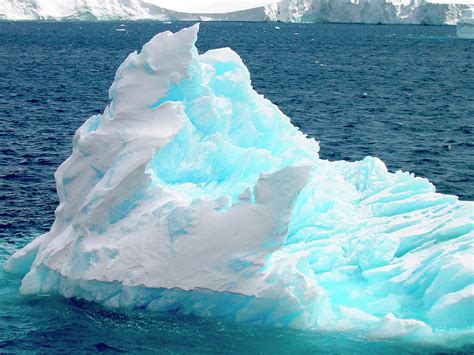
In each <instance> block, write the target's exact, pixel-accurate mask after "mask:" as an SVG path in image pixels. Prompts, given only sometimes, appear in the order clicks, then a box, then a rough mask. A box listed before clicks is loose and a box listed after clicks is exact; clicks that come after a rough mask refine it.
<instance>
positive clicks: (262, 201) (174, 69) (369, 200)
mask: <svg viewBox="0 0 474 355" xmlns="http://www.w3.org/2000/svg"><path fill="white" fill-rule="evenodd" d="M198 29H199V27H198V25H195V26H193V27H190V28H187V29H184V30H181V31H180V32H177V33H175V34H173V33H171V32H164V33H160V34H158V35H157V36H155V37H154V38H153V39H152V40H151V41H150V42H149V43H147V44H146V45H145V46H144V47H143V49H142V51H141V53H139V54H138V53H137V52H134V53H132V54H130V55H129V56H128V58H127V59H126V60H125V62H124V63H123V64H122V65H121V66H120V67H119V69H118V71H117V73H116V77H115V81H114V83H113V85H112V86H111V88H110V91H109V94H110V99H111V102H110V104H109V106H108V107H107V108H106V109H105V111H104V113H103V114H102V115H97V116H93V117H91V118H90V119H89V120H88V121H86V122H85V123H84V125H83V126H82V127H80V128H79V129H78V130H77V132H76V134H75V137H74V142H73V152H72V154H71V156H70V157H69V158H68V159H67V160H66V161H65V162H64V163H63V164H62V165H61V166H60V167H59V168H58V170H57V172H56V174H55V178H56V187H57V191H58V194H59V198H60V205H59V207H58V208H57V210H56V220H55V222H54V224H53V226H52V227H51V230H50V231H49V232H48V233H46V234H44V235H42V236H40V237H38V238H37V239H35V240H34V241H33V242H31V243H30V244H29V245H27V246H26V247H25V248H23V249H22V250H19V251H18V252H17V253H16V254H14V255H13V256H12V257H11V258H10V259H9V260H8V262H7V264H6V266H5V268H6V270H7V271H10V272H13V273H19V274H23V275H25V276H24V279H23V281H22V285H21V293H23V294H37V293H58V294H61V295H64V296H65V297H78V298H82V299H86V300H91V301H95V302H99V303H101V304H104V305H106V306H109V307H130V308H142V309H143V308H144V309H150V310H155V311H165V312H167V311H173V312H178V313H183V314H192V315H196V316H202V317H216V318H224V319H229V320H236V321H244V322H252V323H261V324H267V325H275V326H289V327H296V328H302V329H315V330H323V331H347V332H355V333H358V334H362V335H363V336H367V337H370V338H402V339H411V340H415V341H442V342H464V343H465V342H472V341H473V334H474V314H473V312H474V284H473V275H474V238H473V236H474V232H473V226H474V221H473V220H474V217H473V211H474V204H473V203H472V202H463V201H459V200H458V198H457V197H456V196H447V195H442V194H439V193H436V192H435V188H434V186H433V185H432V184H431V183H430V182H429V181H428V180H426V179H423V178H420V177H415V176H414V175H413V174H410V173H407V172H402V171H397V172H396V173H391V172H388V171H387V168H386V167H385V165H384V164H383V162H382V161H380V160H379V159H377V158H373V157H367V158H365V159H364V160H362V161H358V162H347V161H336V162H330V161H326V160H322V159H319V157H318V149H319V147H318V143H317V142H316V141H315V140H313V139H309V138H308V137H306V136H305V135H304V134H303V133H302V132H300V131H299V130H298V129H297V128H296V127H294V126H293V125H292V124H291V122H290V119H289V118H288V117H287V116H285V115H284V114H283V113H282V112H281V111H280V110H279V109H278V108H277V107H276V106H275V105H273V104H272V103H271V102H270V101H268V100H267V99H265V98H264V97H263V96H261V95H259V94H258V93H256V92H255V91H254V90H253V89H252V86H251V81H250V74H249V71H248V70H247V68H246V67H245V65H244V64H243V62H242V60H241V59H240V57H239V56H238V55H237V54H236V53H235V52H233V51H232V50H231V49H229V48H223V49H217V50H211V51H208V52H206V53H204V54H201V55H199V54H198V51H197V49H196V47H195V42H196V39H197V33H198Z"/></svg>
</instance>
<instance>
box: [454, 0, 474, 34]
mask: <svg viewBox="0 0 474 355" xmlns="http://www.w3.org/2000/svg"><path fill="white" fill-rule="evenodd" d="M456 31H457V35H458V37H459V38H466V39H474V6H473V7H469V8H467V9H465V10H464V11H463V12H462V17H461V20H460V21H459V22H458V26H457V28H456Z"/></svg>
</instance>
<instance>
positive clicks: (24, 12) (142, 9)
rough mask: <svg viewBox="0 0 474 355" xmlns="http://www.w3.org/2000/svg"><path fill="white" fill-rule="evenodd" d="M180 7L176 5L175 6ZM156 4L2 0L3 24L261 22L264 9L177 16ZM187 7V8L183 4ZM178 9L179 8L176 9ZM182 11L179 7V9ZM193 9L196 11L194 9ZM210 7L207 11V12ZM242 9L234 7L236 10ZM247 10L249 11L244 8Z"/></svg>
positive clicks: (143, 0) (148, 0)
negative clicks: (85, 21) (138, 21)
mask: <svg viewBox="0 0 474 355" xmlns="http://www.w3.org/2000/svg"><path fill="white" fill-rule="evenodd" d="M175 3H176V2H175ZM157 4H160V1H155V0H0V19H3V20H158V21H170V20H172V21H175V20H200V21H204V20H207V21H226V20H238V19H241V20H243V21H259V20H263V19H264V18H265V12H264V8H263V7H259V8H255V9H249V10H245V9H244V10H240V11H234V12H228V13H215V11H213V12H214V13H210V14H206V13H204V14H197V13H189V12H177V11H173V10H168V9H166V8H163V7H161V6H158V5H157ZM181 5H183V4H181ZM175 7H176V6H175ZM178 8H179V6H178ZM191 8H192V7H191ZM207 8H209V6H207V7H205V9H207ZM238 8H239V7H236V6H232V9H238ZM244 8H246V7H244Z"/></svg>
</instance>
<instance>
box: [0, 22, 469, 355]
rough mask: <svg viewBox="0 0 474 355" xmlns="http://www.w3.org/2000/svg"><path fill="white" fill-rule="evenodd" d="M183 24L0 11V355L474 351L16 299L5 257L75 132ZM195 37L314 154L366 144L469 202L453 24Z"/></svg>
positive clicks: (238, 27) (364, 149)
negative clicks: (128, 61) (136, 55)
mask: <svg viewBox="0 0 474 355" xmlns="http://www.w3.org/2000/svg"><path fill="white" fill-rule="evenodd" d="M190 24H191V23H183V22H179V23H167V24H165V23H158V22H0V353H18V352H37V353H90V352H129V353H239V354H247V353H249V354H252V353H295V354H296V353H335V354H338V353H351V354H362V353H373V354H400V353H407V354H409V353H446V352H452V351H458V352H464V353H472V352H474V345H473V346H466V347H464V348H460V349H453V348H450V347H440V346H436V345H432V344H425V343H409V342H400V341H396V340H384V341H375V340H371V339H365V338H362V337H360V336H358V335H356V334H341V333H326V332H315V331H301V330H295V329H287V328H272V327H264V326H259V325H249V324H242V323H232V322H227V321H223V320H219V319H201V318H195V317H189V316H183V315H180V314H160V313H151V312H145V311H141V310H131V309H130V310H117V309H108V308H105V307H102V306H100V305H96V304H93V303H89V302H85V301H81V300H77V299H65V298H62V297H59V296H56V295H39V296H22V295H20V293H19V286H20V283H21V279H20V278H19V277H18V276H14V275H10V274H7V273H5V272H4V271H3V268H2V266H3V265H4V264H5V261H6V259H7V258H8V256H9V255H11V254H12V253H13V252H14V251H15V250H18V249H19V248H20V247H22V246H23V245H25V244H26V243H28V242H29V241H31V240H32V239H33V238H35V237H37V236H38V235H40V234H42V233H45V232H47V231H48V230H49V228H50V226H51V224H52V223H53V221H54V210H55V208H56V207H57V204H58V199H57V195H56V190H55V184H54V177H53V174H54V171H55V170H56V169H57V167H58V166H59V165H60V164H61V162H62V161H64V160H65V159H66V158H67V157H68V156H69V155H70V153H71V149H72V137H73V134H74V132H75V130H76V129H77V128H78V127H79V126H80V125H81V124H82V123H83V122H84V121H85V120H86V119H87V118H88V117H90V116H92V115H94V114H98V113H101V112H102V111H103V110H104V108H105V106H106V105H107V102H108V88H109V86H110V85H111V83H112V81H113V79H114V74H115V71H116V69H117V67H118V66H119V65H120V63H121V62H122V61H123V60H124V59H125V58H126V56H127V54H128V53H130V52H132V51H134V50H140V48H141V46H142V45H143V44H144V43H146V42H147V41H148V40H149V39H150V38H151V37H152V36H154V35H155V34H156V33H158V32H162V31H165V30H170V31H177V30H179V29H181V28H183V27H185V26H189V25H190ZM118 29H119V31H117V30H118ZM197 46H198V49H199V51H200V52H201V53H202V52H204V51H206V50H208V49H213V48H220V47H231V48H232V49H234V50H235V51H237V52H238V53H239V54H240V56H241V57H242V59H243V61H244V62H245V64H246V65H247V66H248V68H249V71H250V73H251V77H252V83H253V86H254V88H255V89H256V90H257V91H258V92H259V93H261V94H262V95H264V96H265V97H267V98H268V99H270V100H271V101H273V102H274V103H275V104H277V105H278V106H279V107H280V109H281V110H282V111H283V112H284V113H286V114H287V115H288V116H289V117H291V119H292V121H293V123H294V124H295V125H297V126H298V127H300V129H301V130H302V131H303V132H304V133H306V134H308V135H309V136H311V137H314V138H316V139H317V140H318V141H319V142H320V146H321V151H320V156H321V157H322V158H323V159H328V160H350V161H355V160H360V159H363V158H364V157H365V156H367V155H370V156H376V157H379V158H381V159H382V160H383V161H384V162H385V163H386V165H387V167H388V168H389V170H390V171H396V170H400V169H401V170H404V171H410V172H412V173H414V174H416V175H417V176H422V177H426V178H428V179H429V180H430V181H431V182H433V184H434V185H435V186H436V188H437V190H438V191H439V192H441V193H444V194H452V195H457V196H459V198H460V199H461V200H473V199H474V139H473V133H474V41H470V40H461V39H458V38H456V29H455V27H452V26H405V25H397V26H395V25H393V26H391V25H358V24H283V23H239V22H228V23H219V22H209V23H207V22H206V23H202V24H201V30H200V34H199V40H198V43H197ZM473 344H474V340H473Z"/></svg>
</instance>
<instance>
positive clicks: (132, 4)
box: [0, 0, 474, 25]
mask: <svg viewBox="0 0 474 355" xmlns="http://www.w3.org/2000/svg"><path fill="white" fill-rule="evenodd" d="M459 1H460V0H459ZM464 1H469V0H464ZM472 1H474V0H472ZM463 8H465V6H463V5H447V4H435V3H432V2H429V0H282V1H281V2H279V3H275V4H271V5H268V6H265V7H258V8H254V9H249V10H242V11H236V12H229V13H223V14H192V13H188V14H186V13H180V12H176V11H171V10H167V9H163V8H161V7H159V6H157V5H155V4H154V3H153V1H152V0H0V19H3V20H159V21H169V20H177V21H178V20H199V21H284V22H347V23H352V22H357V23H408V24H431V25H441V24H456V22H457V21H458V20H459V18H460V16H461V10H462V9H463Z"/></svg>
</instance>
